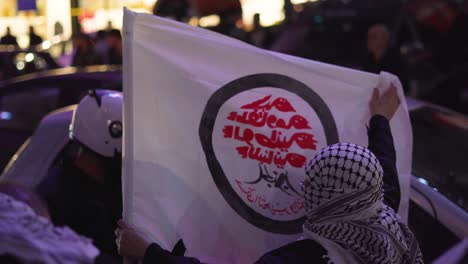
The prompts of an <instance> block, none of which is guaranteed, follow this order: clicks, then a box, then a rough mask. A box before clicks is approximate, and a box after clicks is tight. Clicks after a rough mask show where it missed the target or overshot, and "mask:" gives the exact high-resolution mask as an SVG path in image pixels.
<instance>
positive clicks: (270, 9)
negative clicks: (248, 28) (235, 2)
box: [241, 0, 284, 27]
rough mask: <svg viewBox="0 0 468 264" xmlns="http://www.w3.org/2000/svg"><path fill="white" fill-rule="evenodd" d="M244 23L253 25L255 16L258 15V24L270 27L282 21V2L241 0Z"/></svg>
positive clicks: (277, 0) (274, 0)
mask: <svg viewBox="0 0 468 264" xmlns="http://www.w3.org/2000/svg"><path fill="white" fill-rule="evenodd" d="M241 2H242V11H243V17H244V23H245V24H247V25H252V24H253V17H254V15H255V14H257V13H258V14H260V24H261V25H262V26H264V27H266V26H271V25H274V24H276V23H279V22H281V21H283V20H284V11H283V6H284V0H242V1H241Z"/></svg>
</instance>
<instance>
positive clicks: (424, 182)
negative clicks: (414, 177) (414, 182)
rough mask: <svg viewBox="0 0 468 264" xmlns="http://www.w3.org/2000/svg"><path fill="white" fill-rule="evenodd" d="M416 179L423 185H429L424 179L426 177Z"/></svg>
mask: <svg viewBox="0 0 468 264" xmlns="http://www.w3.org/2000/svg"><path fill="white" fill-rule="evenodd" d="M418 181H419V182H420V183H422V184H424V185H429V182H428V181H426V179H423V178H418Z"/></svg>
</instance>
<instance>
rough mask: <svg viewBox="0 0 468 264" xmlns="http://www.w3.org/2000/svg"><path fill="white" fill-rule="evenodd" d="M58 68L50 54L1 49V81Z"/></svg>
mask: <svg viewBox="0 0 468 264" xmlns="http://www.w3.org/2000/svg"><path fill="white" fill-rule="evenodd" d="M57 68H60V66H59V65H58V64H57V62H55V60H54V59H53V58H52V56H50V54H49V53H48V52H44V51H33V50H15V49H13V50H11V49H0V81H2V80H8V79H11V78H14V77H17V76H20V75H24V74H28V73H33V72H41V71H46V70H51V69H57Z"/></svg>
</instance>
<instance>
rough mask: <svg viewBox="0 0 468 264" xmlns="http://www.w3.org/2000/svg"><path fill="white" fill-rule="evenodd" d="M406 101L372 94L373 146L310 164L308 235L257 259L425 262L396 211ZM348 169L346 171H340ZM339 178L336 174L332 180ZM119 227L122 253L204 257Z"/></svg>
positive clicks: (158, 259) (334, 149) (168, 258)
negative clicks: (395, 133) (394, 127)
mask: <svg viewBox="0 0 468 264" xmlns="http://www.w3.org/2000/svg"><path fill="white" fill-rule="evenodd" d="M399 105H400V98H399V97H398V94H397V89H396V88H395V86H393V85H391V87H390V88H389V89H388V90H387V91H386V92H385V93H384V94H383V95H380V93H379V90H377V89H374V93H373V96H372V99H371V101H370V104H369V106H370V112H371V116H372V118H371V120H370V127H369V129H368V137H369V149H367V148H364V147H361V146H358V145H354V144H351V143H338V144H334V145H331V146H328V147H326V148H324V149H322V150H321V151H319V152H318V153H317V154H316V156H315V157H314V158H313V159H312V160H311V162H310V163H309V165H307V166H306V168H305V170H306V177H305V182H304V186H303V193H304V200H305V204H306V214H307V220H306V222H305V224H304V226H303V229H304V237H305V238H306V239H303V240H299V241H296V242H293V243H290V244H288V245H286V246H284V247H281V248H279V249H276V250H273V251H271V252H269V253H267V254H265V255H264V256H262V257H261V258H260V259H259V260H258V261H256V262H255V263H256V264H267V263H268V264H270V263H271V264H276V263H311V262H313V263H327V260H326V259H329V260H331V261H333V263H423V260H422V255H421V252H420V250H419V247H418V244H417V241H416V239H415V237H414V235H413V234H412V232H411V231H410V230H409V229H408V227H407V226H406V225H405V224H404V223H403V222H401V220H400V217H399V216H398V214H397V213H396V211H397V210H398V207H399V203H400V187H399V181H398V172H397V168H396V152H395V147H394V142H393V137H392V133H391V130H390V125H389V121H390V120H391V119H392V117H393V116H394V114H395V112H396V111H397V109H398V107H399ZM340 170H341V171H342V172H343V171H344V173H339V172H338V171H340ZM332 179H334V181H333V180H332ZM118 225H119V228H118V229H117V230H116V231H115V234H116V236H117V239H116V244H117V247H118V250H119V254H120V255H122V256H126V257H136V258H139V259H143V263H144V264H150V263H174V264H176V263H184V264H185V263H187V264H191V263H201V262H200V261H199V260H197V259H194V258H189V257H183V256H176V255H175V254H172V253H170V252H169V251H167V250H164V249H163V248H161V247H160V246H159V245H158V244H156V243H154V242H150V241H148V240H146V239H145V238H144V237H143V235H141V234H140V233H139V232H138V231H137V230H135V229H133V228H132V227H130V226H129V225H127V223H125V222H124V221H123V220H120V221H119V222H118Z"/></svg>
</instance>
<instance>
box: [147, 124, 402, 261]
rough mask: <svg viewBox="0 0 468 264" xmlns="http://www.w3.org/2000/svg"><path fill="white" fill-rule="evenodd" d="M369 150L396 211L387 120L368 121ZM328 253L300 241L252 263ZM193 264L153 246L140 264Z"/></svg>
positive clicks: (397, 190)
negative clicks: (378, 165) (382, 174)
mask: <svg viewBox="0 0 468 264" xmlns="http://www.w3.org/2000/svg"><path fill="white" fill-rule="evenodd" d="M368 137H369V147H368V148H369V150H370V151H372V152H373V153H374V154H375V156H376V157H377V158H378V160H379V162H380V164H381V165H382V168H383V170H384V178H383V181H384V203H385V204H387V205H388V206H390V207H392V208H393V209H394V210H395V211H398V207H399V205H400V185H399V181H398V172H397V168H396V152H395V146H394V143H393V137H392V132H391V130H390V124H389V122H388V120H387V119H386V118H385V117H383V116H374V117H372V119H371V120H370V124H369V129H368ZM326 253H327V251H326V250H325V249H324V248H323V247H322V246H321V245H320V244H318V243H317V242H315V241H313V240H308V239H306V240H301V241H296V242H293V243H290V244H288V245H286V246H283V247H280V248H278V249H275V250H273V251H270V252H268V253H267V254H265V255H264V256H262V257H261V258H260V259H259V260H258V261H256V262H255V264H279V263H295V264H302V263H304V264H306V263H307V264H310V263H327V262H328V260H327V259H324V258H323V256H324V255H325V254H326ZM154 263H166V264H194V263H201V262H200V261H199V260H197V259H194V258H188V257H183V256H174V255H173V254H171V253H170V252H169V251H167V250H164V249H162V248H161V247H160V246H159V245H157V244H156V243H153V244H151V246H149V247H148V249H147V250H146V253H145V256H144V258H143V264H154Z"/></svg>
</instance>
